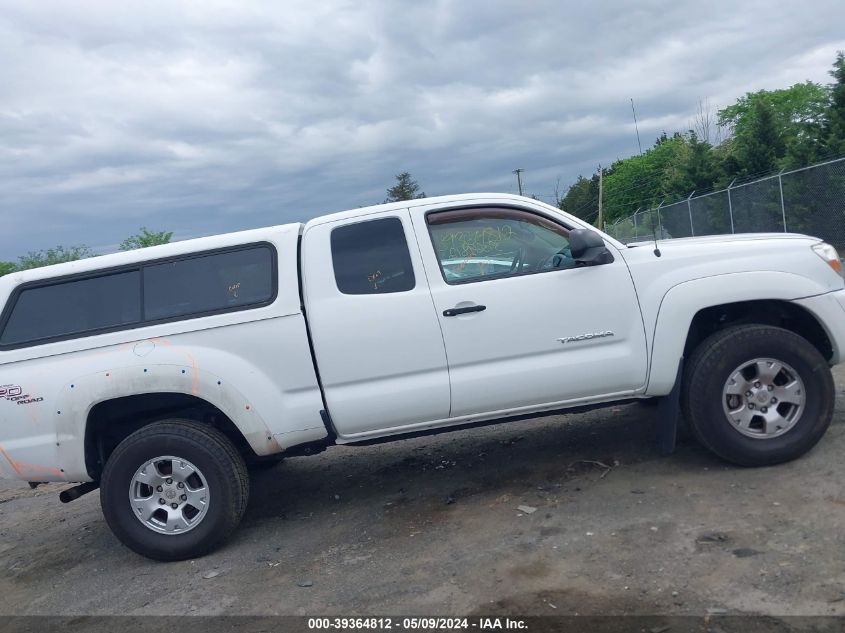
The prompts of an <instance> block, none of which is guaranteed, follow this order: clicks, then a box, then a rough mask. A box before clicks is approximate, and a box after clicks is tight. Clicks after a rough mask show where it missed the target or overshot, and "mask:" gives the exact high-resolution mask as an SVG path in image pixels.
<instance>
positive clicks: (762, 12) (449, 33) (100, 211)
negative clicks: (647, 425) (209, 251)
mask: <svg viewBox="0 0 845 633" xmlns="http://www.w3.org/2000/svg"><path fill="white" fill-rule="evenodd" d="M705 5H706V6H705ZM843 24H845V2H843V1H842V0H829V1H827V0H805V1H803V2H777V1H775V0H768V1H765V2H755V1H747V0H741V1H739V2H737V1H736V0H732V1H730V2H722V1H713V2H707V3H704V2H700V1H699V0H670V1H665V2H664V1H658V0H639V1H638V2H622V1H621V0H612V1H606V2H591V3H586V2H561V1H548V2H546V1H539V0H538V1H530V0H522V1H513V2H505V1H501V2H496V1H495V0H486V1H479V2H474V1H469V0H455V1H453V2H446V1H436V2H425V1H410V0H409V1H394V2H366V1H363V0H359V1H352V2H343V1H329V0H321V1H319V2H315V1H314V0H310V1H308V2H294V1H292V0H285V1H283V2H282V1H278V2H266V3H248V2H242V1H223V0H202V1H197V2H179V1H175V0H167V1H162V2H158V1H153V0H148V1H145V2H137V3H130V2H114V1H113V0H109V1H103V2H98V1H95V0H87V1H85V2H66V1H50V0H38V1H37V2H32V1H30V0H21V1H19V2H18V1H8V0H0V59H2V60H3V61H2V64H0V217H2V220H3V223H2V226H3V229H2V232H0V260H14V259H16V258H17V256H18V255H19V254H22V253H24V252H26V251H28V250H31V249H41V248H46V247H49V246H54V245H56V244H64V245H70V244H79V243H84V244H88V245H90V246H92V247H95V248H96V249H97V250H98V251H100V252H102V251H106V250H110V249H114V248H115V245H116V244H117V243H119V242H120V241H121V240H122V239H123V238H124V237H126V236H127V235H129V234H131V233H133V232H134V231H136V230H137V228H138V227H139V226H141V225H146V226H148V227H150V228H152V229H167V230H172V231H175V233H176V237H177V238H185V237H192V236H198V235H206V234H211V233H219V232H222V231H227V230H236V229H241V228H252V227H257V226H263V225H269V224H278V223H284V222H288V221H292V220H304V219H307V218H309V217H313V216H315V215H319V214H321V213H324V212H330V211H337V210H342V209H346V208H353V207H357V206H362V205H367V204H373V203H378V202H381V201H382V200H383V199H384V196H385V189H386V187H388V186H389V185H390V184H391V181H392V178H393V175H394V174H396V173H397V172H399V171H403V170H407V171H410V172H411V173H412V174H413V175H414V176H415V177H416V178H417V180H419V182H420V183H421V184H422V186H423V188H424V190H425V191H426V193H428V194H429V195H438V194H446V193H459V192H466V191H514V190H515V189H516V183H515V179H514V176H513V174H511V170H512V169H514V168H515V167H522V168H524V169H525V170H526V172H525V183H526V190H527V191H528V192H530V193H535V194H536V195H538V196H539V197H541V198H543V199H546V200H551V199H552V195H553V191H554V187H555V182H556V180H557V178H558V177H560V178H561V183H562V185H566V184H568V183H569V182H571V181H572V180H573V179H574V178H575V177H576V176H577V175H578V174H579V173H589V172H591V171H593V170H594V169H595V167H596V165H597V164H598V163H600V162H601V163H604V164H608V163H610V162H611V161H613V160H614V159H616V158H620V157H625V156H628V155H630V154H632V153H634V152H636V150H637V145H636V136H635V133H634V127H633V122H632V120H631V106H630V102H629V98H631V97H633V98H634V100H635V102H636V105H637V111H638V115H639V117H640V134H641V136H642V139H643V143H644V145H649V144H651V142H653V140H654V138H655V137H656V136H657V135H658V134H659V133H660V131H662V130H666V131H668V132H672V131H675V130H684V129H687V128H688V127H689V125H690V121H691V120H692V117H693V114H694V111H695V108H696V105H697V103H698V100H699V98H707V99H709V101H710V102H711V104H713V105H714V106H719V105H726V104H729V103H731V102H732V101H733V100H735V99H736V98H737V97H738V96H740V95H742V94H744V93H745V92H747V91H750V90H758V89H760V88H778V87H786V86H788V85H791V84H793V83H796V82H799V81H803V80H805V79H812V80H815V81H823V82H827V81H828V80H829V78H828V76H827V71H828V70H829V68H830V66H831V64H832V62H833V59H834V56H835V52H836V50H837V49H845V29H843V26H842V25H843Z"/></svg>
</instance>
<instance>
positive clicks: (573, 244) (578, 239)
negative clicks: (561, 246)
mask: <svg viewBox="0 0 845 633" xmlns="http://www.w3.org/2000/svg"><path fill="white" fill-rule="evenodd" d="M569 250H570V252H571V253H572V258H573V259H574V260H575V261H576V262H577V264H578V265H579V266H598V265H600V264H609V263H610V262H612V261H613V255H612V254H611V253H610V251H609V250H607V246H605V245H604V240H603V239H602V237H601V235H599V234H598V233H596V232H595V231H591V230H590V229H572V230H571V231H570V232H569Z"/></svg>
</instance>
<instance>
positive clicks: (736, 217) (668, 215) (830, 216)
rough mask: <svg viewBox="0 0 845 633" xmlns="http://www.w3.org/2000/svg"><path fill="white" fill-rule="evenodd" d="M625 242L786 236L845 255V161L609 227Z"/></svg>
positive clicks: (783, 174) (696, 198)
mask: <svg viewBox="0 0 845 633" xmlns="http://www.w3.org/2000/svg"><path fill="white" fill-rule="evenodd" d="M605 230H606V231H607V233H608V234H610V235H612V236H613V237H615V238H616V239H618V240H619V241H621V242H625V243H627V242H639V241H645V240H652V239H654V237H655V233H656V236H657V237H658V238H659V239H670V238H676V237H696V236H700V235H721V234H724V233H760V232H764V233H766V232H775V231H787V232H790V233H806V234H808V235H814V236H816V237H820V238H822V239H823V240H825V241H826V242H829V243H831V244H833V245H834V246H835V247H836V248H837V249H838V250H839V251H845V158H839V159H837V160H832V161H828V162H825V163H820V164H818V165H813V166H811V167H804V168H802V169H796V170H793V171H788V172H781V173H780V174H775V175H773V176H767V177H765V178H760V179H759V180H755V181H753V182H747V183H743V184H740V185H734V184H733V183H731V185H730V186H729V187H728V188H727V189H723V190H721V191H714V192H712V193H707V194H704V195H701V196H693V195H692V194H691V195H690V197H689V198H687V199H685V200H681V201H679V202H673V203H672V204H667V205H663V204H661V205H660V206H659V207H657V208H656V209H646V210H642V211H641V210H639V209H638V210H637V211H636V212H635V213H634V214H633V215H631V216H629V217H627V218H622V219H620V220H617V221H616V222H615V223H613V224H608V225H607V226H605Z"/></svg>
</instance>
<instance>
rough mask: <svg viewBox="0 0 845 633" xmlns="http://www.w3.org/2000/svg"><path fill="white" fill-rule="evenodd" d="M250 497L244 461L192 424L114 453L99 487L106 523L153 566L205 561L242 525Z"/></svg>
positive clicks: (152, 428)
mask: <svg viewBox="0 0 845 633" xmlns="http://www.w3.org/2000/svg"><path fill="white" fill-rule="evenodd" d="M248 497H249V477H248V475H247V471H246V466H245V465H244V461H243V458H242V457H241V456H240V454H239V453H238V452H237V450H236V449H235V447H234V446H233V445H232V443H231V442H230V441H229V440H228V438H226V436H225V435H223V434H222V433H220V432H219V431H217V430H216V429H214V428H211V427H208V426H206V425H203V424H199V423H197V422H192V421H189V420H168V421H164V422H155V423H153V424H150V425H148V426H145V427H143V428H141V429H139V430H138V431H136V432H135V433H133V434H132V435H130V436H129V437H127V438H126V439H125V440H123V441H122V442H121V443H120V444H119V445H118V446H117V448H115V449H114V451H113V452H112V454H111V455H110V456H109V459H108V462H107V463H106V467H105V469H104V470H103V475H102V478H101V480H100V501H101V504H102V507H103V514H104V515H105V518H106V522H107V523H108V525H109V527H110V528H111V530H112V532H114V534H115V536H117V537H118V539H120V541H121V542H122V543H123V544H124V545H126V546H127V547H129V548H130V549H132V550H134V551H135V552H137V553H139V554H141V555H143V556H146V557H148V558H152V559H155V560H165V561H170V560H183V559H186V558H195V557H197V556H202V555H203V554H206V553H208V552H210V551H211V550H213V549H214V548H216V547H217V546H219V545H220V544H221V543H222V542H223V541H224V540H225V539H226V538H228V537H229V536H230V535H231V534H232V532H234V530H235V528H236V527H237V526H238V524H239V523H240V520H241V517H242V516H243V513H244V510H245V509H246V503H247V499H248Z"/></svg>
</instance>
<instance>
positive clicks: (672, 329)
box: [645, 271, 828, 396]
mask: <svg viewBox="0 0 845 633" xmlns="http://www.w3.org/2000/svg"><path fill="white" fill-rule="evenodd" d="M827 291H828V289H827V288H825V287H823V286H821V285H819V284H818V283H816V282H814V281H813V280H812V279H808V278H807V277H803V276H801V275H796V274H794V273H789V272H777V271H759V272H738V273H726V274H723V275H713V276H710V277H701V278H698V279H692V280H690V281H685V282H682V283H679V284H677V285H675V286H672V287H671V288H670V289H669V290H668V291H667V292H666V293H665V294H664V295H663V298H662V299H661V301H660V307H659V308H658V313H657V317H656V319H655V322H654V330H653V334H652V346H651V357H650V362H649V374H648V383H647V386H646V391H645V393H646V395H650V396H665V395H667V394H669V393H670V392H671V391H672V387H673V386H674V384H675V377H676V374H677V370H678V362H679V361H680V359H681V358H682V357H683V354H684V346H685V345H686V341H687V336H688V335H689V329H690V325H691V324H692V320H693V317H695V315H696V314H697V313H698V312H700V311H701V310H703V309H705V308H710V307H713V306H717V305H722V304H726V303H738V302H741V301H758V300H766V299H768V300H781V301H794V300H796V299H803V298H805V297H810V296H814V295H819V294H824V293H826V292H827Z"/></svg>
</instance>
